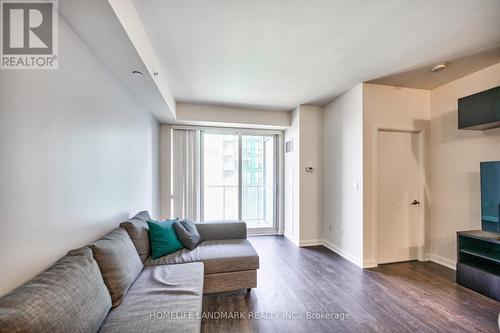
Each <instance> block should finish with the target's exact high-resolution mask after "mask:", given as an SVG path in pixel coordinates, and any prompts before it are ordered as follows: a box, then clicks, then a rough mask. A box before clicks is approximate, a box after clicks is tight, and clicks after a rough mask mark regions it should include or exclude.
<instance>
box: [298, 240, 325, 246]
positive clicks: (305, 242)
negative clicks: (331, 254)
mask: <svg viewBox="0 0 500 333" xmlns="http://www.w3.org/2000/svg"><path fill="white" fill-rule="evenodd" d="M317 245H323V243H322V241H321V239H309V240H301V241H300V242H299V246H300V247H307V246H317Z"/></svg>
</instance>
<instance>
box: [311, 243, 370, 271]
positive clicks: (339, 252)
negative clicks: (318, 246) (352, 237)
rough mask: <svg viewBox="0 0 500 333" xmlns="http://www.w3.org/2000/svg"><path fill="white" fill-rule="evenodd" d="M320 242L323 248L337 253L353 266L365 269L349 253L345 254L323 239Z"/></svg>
mask: <svg viewBox="0 0 500 333" xmlns="http://www.w3.org/2000/svg"><path fill="white" fill-rule="evenodd" d="M321 242H322V244H323V246H324V247H326V248H328V249H330V250H332V251H333V252H335V253H337V254H338V255H339V256H341V257H343V258H345V259H347V260H349V261H350V262H352V263H353V264H355V265H356V266H358V267H360V268H365V267H363V264H362V263H361V260H360V259H359V258H358V257H356V256H354V255H352V254H350V253H349V252H346V251H344V250H342V249H340V248H339V247H337V246H336V245H334V244H332V243H330V242H329V241H327V240H324V239H323V240H321Z"/></svg>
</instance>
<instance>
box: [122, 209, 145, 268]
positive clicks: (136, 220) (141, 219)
mask: <svg viewBox="0 0 500 333" xmlns="http://www.w3.org/2000/svg"><path fill="white" fill-rule="evenodd" d="M150 219H151V216H150V215H149V213H148V212H147V211H143V212H140V213H138V214H136V215H135V216H134V217H132V218H131V219H129V220H128V221H125V222H122V223H121V224H120V226H121V227H124V228H125V230H127V233H128V235H129V236H130V239H131V240H132V243H134V246H135V248H136V250H137V253H138V254H139V257H140V258H141V261H142V262H144V261H146V259H147V258H148V257H149V256H150V255H151V243H150V241H149V228H148V224H147V223H146V222H147V221H149V220H150Z"/></svg>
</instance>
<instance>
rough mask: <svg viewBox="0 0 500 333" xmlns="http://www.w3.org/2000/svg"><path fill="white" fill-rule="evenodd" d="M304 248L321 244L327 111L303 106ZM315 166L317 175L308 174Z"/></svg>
mask: <svg viewBox="0 0 500 333" xmlns="http://www.w3.org/2000/svg"><path fill="white" fill-rule="evenodd" d="M299 112H300V147H299V149H300V163H299V170H300V195H299V197H300V239H299V244H300V245H309V244H318V241H319V239H320V235H321V231H322V223H323V221H322V216H323V211H322V209H323V187H322V184H323V182H322V181H323V179H322V174H323V172H322V171H323V145H322V143H323V108H321V107H315V106H308V105H301V106H300V107H299ZM306 167H313V168H314V171H313V172H306Z"/></svg>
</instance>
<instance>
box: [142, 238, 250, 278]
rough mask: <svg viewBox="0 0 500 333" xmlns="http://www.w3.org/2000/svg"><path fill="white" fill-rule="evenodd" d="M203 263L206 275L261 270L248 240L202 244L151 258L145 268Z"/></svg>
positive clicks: (205, 242) (227, 240) (214, 241)
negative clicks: (191, 248)
mask: <svg viewBox="0 0 500 333" xmlns="http://www.w3.org/2000/svg"><path fill="white" fill-rule="evenodd" d="M200 261H201V262H203V264H204V265H205V274H214V273H224V272H234V271H245V270H251V269H258V268H259V256H258V255H257V252H255V249H254V248H253V246H252V244H250V242H249V241H248V239H226V240H211V241H203V242H201V243H200V244H199V245H198V246H197V247H196V248H195V249H194V250H188V249H182V250H180V251H177V252H174V253H171V254H169V255H166V256H163V257H160V258H158V259H152V258H149V259H148V260H146V262H144V265H145V266H152V265H169V264H182V263H187V262H200Z"/></svg>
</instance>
